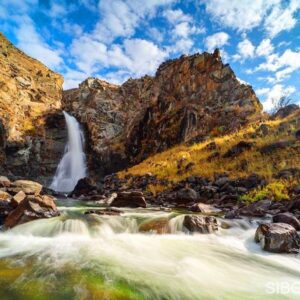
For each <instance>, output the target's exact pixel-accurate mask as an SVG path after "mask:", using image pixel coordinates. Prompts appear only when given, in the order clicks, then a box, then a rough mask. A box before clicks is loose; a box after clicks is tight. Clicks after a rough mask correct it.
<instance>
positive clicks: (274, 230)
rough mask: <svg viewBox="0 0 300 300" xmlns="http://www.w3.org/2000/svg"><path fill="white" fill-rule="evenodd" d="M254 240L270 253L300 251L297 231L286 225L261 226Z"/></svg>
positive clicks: (299, 239) (271, 224)
mask: <svg viewBox="0 0 300 300" xmlns="http://www.w3.org/2000/svg"><path fill="white" fill-rule="evenodd" d="M254 239H255V242H257V243H260V244H261V247H262V249H263V250H265V251H269V252H275V253H293V252H297V251H299V249H300V237H299V236H298V234H297V231H296V229H295V228H294V227H293V226H291V225H289V224H285V223H270V224H260V225H259V226H258V228H257V230H256V233H255V238H254Z"/></svg>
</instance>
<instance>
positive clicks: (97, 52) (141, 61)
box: [71, 36, 167, 77]
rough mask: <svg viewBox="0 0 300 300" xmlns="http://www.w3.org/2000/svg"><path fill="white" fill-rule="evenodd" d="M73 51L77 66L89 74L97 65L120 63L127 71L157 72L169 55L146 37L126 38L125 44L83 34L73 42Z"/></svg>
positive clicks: (122, 69) (106, 65) (133, 73)
mask: <svg viewBox="0 0 300 300" xmlns="http://www.w3.org/2000/svg"><path fill="white" fill-rule="evenodd" d="M71 53H72V55H73V60H74V63H75V64H76V65H77V67H78V68H79V69H80V70H82V72H85V73H87V74H93V73H95V72H97V70H98V68H99V67H101V68H102V69H105V68H109V67H117V68H119V70H121V71H122V72H123V73H122V75H124V74H125V73H127V74H128V76H133V77H136V76H142V75H145V74H149V73H150V74H151V73H154V72H155V70H156V68H157V67H158V65H159V64H160V63H161V62H162V61H163V60H164V59H165V58H166V57H167V52H166V51H164V50H161V49H159V48H158V46H157V45H155V44H154V43H152V42H150V41H146V40H143V39H126V40H124V42H123V44H113V45H111V46H110V47H107V46H106V45H105V44H103V43H101V42H98V41H96V40H93V39H91V37H88V36H84V37H82V38H80V39H78V40H76V41H74V43H73V44H72V49H71Z"/></svg>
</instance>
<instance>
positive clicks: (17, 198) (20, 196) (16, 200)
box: [11, 191, 26, 207]
mask: <svg viewBox="0 0 300 300" xmlns="http://www.w3.org/2000/svg"><path fill="white" fill-rule="evenodd" d="M25 198H26V194H25V193H24V192H23V191H20V192H18V193H17V194H16V195H14V196H13V197H12V199H11V204H12V206H13V207H17V206H18V205H19V204H20V203H21V202H22V201H23V200H24V199H25Z"/></svg>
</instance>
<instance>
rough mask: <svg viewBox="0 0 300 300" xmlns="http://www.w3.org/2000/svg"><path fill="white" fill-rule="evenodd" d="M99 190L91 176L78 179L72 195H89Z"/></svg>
mask: <svg viewBox="0 0 300 300" xmlns="http://www.w3.org/2000/svg"><path fill="white" fill-rule="evenodd" d="M94 191H97V186H96V183H95V182H94V181H93V180H92V179H91V178H87V177H86V178H81V179H79V180H78V182H77V184H76V186H75V188H74V190H73V191H72V192H71V193H70V196H71V197H79V196H81V195H89V194H92V193H93V192H94Z"/></svg>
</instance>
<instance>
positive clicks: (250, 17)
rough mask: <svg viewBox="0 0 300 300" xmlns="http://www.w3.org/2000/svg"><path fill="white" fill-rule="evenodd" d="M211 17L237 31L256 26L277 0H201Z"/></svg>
mask: <svg viewBox="0 0 300 300" xmlns="http://www.w3.org/2000/svg"><path fill="white" fill-rule="evenodd" d="M203 2H204V3H205V4H206V11H207V12H208V13H209V14H211V15H212V17H213V19H214V20H215V21H217V22H219V23H222V24H224V25H225V26H227V27H231V28H234V29H237V30H239V31H244V30H250V29H252V28H254V27H256V26H258V25H259V24H260V23H261V21H262V19H263V18H264V16H265V15H266V13H267V11H268V9H270V7H272V6H273V5H274V4H275V3H278V2H279V0H268V1H265V0H242V1H241V0H221V1H220V0H203Z"/></svg>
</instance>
